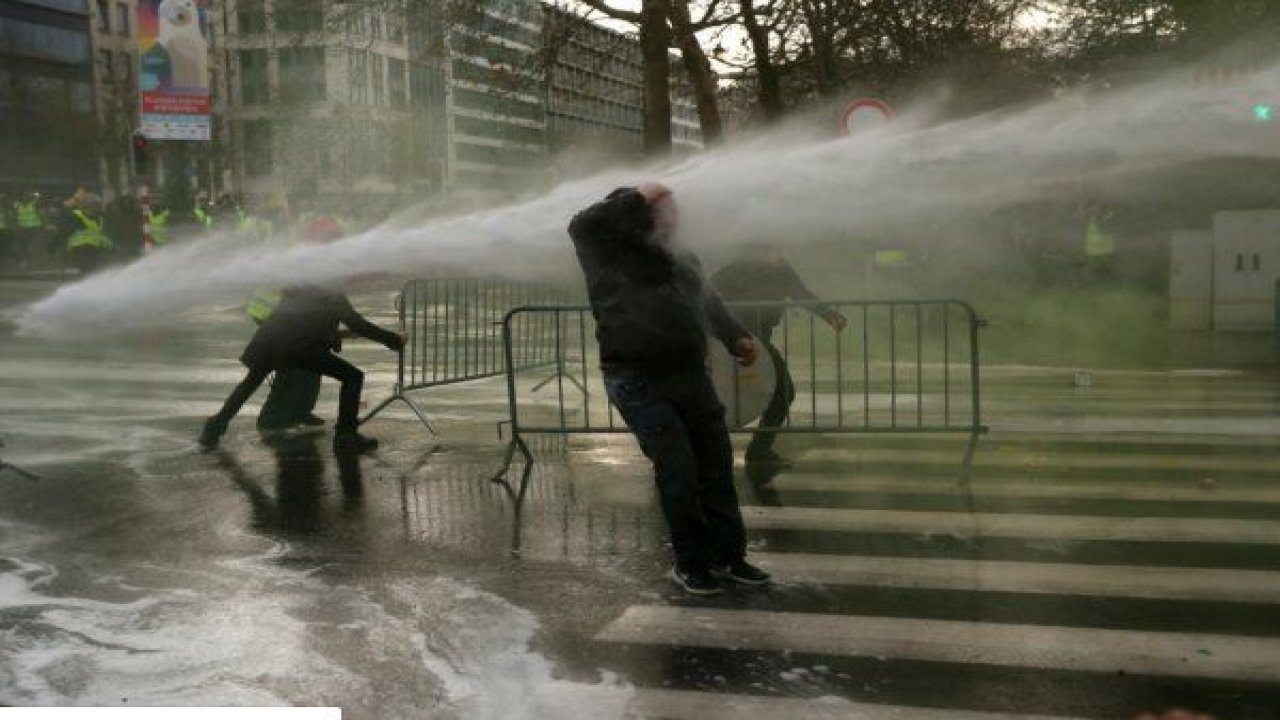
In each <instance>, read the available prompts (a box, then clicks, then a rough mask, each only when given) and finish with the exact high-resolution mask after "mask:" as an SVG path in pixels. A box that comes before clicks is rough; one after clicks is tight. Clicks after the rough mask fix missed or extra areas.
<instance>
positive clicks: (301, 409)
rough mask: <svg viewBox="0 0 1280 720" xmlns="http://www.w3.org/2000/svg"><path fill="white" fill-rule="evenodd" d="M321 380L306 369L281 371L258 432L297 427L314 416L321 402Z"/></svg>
mask: <svg viewBox="0 0 1280 720" xmlns="http://www.w3.org/2000/svg"><path fill="white" fill-rule="evenodd" d="M320 377H321V376H320V375H319V374H317V373H313V372H311V371H310V370H303V369H302V368H288V369H285V370H277V371H276V376H275V379H274V380H272V381H271V392H269V393H267V401H266V402H265V403H263V404H262V411H261V412H259V413H258V429H259V430H278V429H281V428H287V427H293V426H294V425H297V424H298V423H300V422H302V421H303V420H304V419H306V418H307V417H308V416H310V415H311V413H312V411H313V410H315V408H316V400H318V399H320Z"/></svg>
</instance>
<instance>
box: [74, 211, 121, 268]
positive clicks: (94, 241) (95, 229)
mask: <svg viewBox="0 0 1280 720" xmlns="http://www.w3.org/2000/svg"><path fill="white" fill-rule="evenodd" d="M71 215H72V218H73V219H74V221H75V225H76V229H75V230H73V231H72V233H71V236H70V237H68V238H67V257H68V260H69V261H70V262H71V264H72V265H74V266H75V267H76V269H78V270H79V271H80V274H81V275H88V274H89V273H91V272H93V271H95V270H97V269H98V268H99V267H101V266H102V263H103V262H104V261H105V260H106V258H107V254H108V253H110V252H111V248H112V247H113V246H114V243H112V242H111V238H109V237H107V234H106V233H105V232H103V230H102V205H101V203H92V202H90V203H84V204H83V205H82V206H81V207H79V208H77V209H75V210H72V211H71Z"/></svg>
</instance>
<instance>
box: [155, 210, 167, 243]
mask: <svg viewBox="0 0 1280 720" xmlns="http://www.w3.org/2000/svg"><path fill="white" fill-rule="evenodd" d="M151 241H152V242H154V243H155V244H156V245H163V244H165V243H167V242H169V211H168V210H161V211H159V212H153V213H151Z"/></svg>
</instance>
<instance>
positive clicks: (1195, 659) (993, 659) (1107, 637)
mask: <svg viewBox="0 0 1280 720" xmlns="http://www.w3.org/2000/svg"><path fill="white" fill-rule="evenodd" d="M595 639H596V640H598V641H602V642H616V643H631V644H643V645H664V646H692V647H707V648H728V649H734V650H756V651H768V652H788V653H807V654H815V655H831V656H843V657H875V658H886V659H900V660H920V661H933V662H949V663H964V664H982V665H998V666H1006V667H1024V668H1038V669H1049V670H1065V671H1075V672H1104V673H1116V672H1125V673H1129V674H1139V675H1164V676H1178V677H1195V678H1218V679H1230V680H1256V681H1260V682H1277V681H1280V663H1277V662H1276V658H1278V657H1280V639H1275V638H1251V637H1239V636H1228V635H1208V634H1192V633H1162V632H1147V631H1136V630H1111V629H1102V628H1068V627H1056V626H1043V625H1013V624H1000V623H983V622H969V621H959V620H920V619H914V618H885V617H869V616H858V615H828V614H818V613H779V612H768V611H762V610H727V609H717V608H691V607H669V606H658V605H636V606H632V607H630V608H628V609H627V610H626V612H624V613H623V614H622V616H621V617H619V618H618V619H617V620H614V621H613V622H612V623H610V624H609V625H607V626H605V628H604V629H603V630H601V631H600V632H599V633H598V634H597V635H596V638H595Z"/></svg>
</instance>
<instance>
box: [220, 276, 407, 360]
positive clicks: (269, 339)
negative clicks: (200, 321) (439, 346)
mask: <svg viewBox="0 0 1280 720" xmlns="http://www.w3.org/2000/svg"><path fill="white" fill-rule="evenodd" d="M339 323H342V324H343V325H346V326H347V328H348V329H350V330H351V332H353V333H355V334H356V335H359V336H360V337H364V338H368V339H370V340H372V341H374V342H377V343H381V344H383V345H386V346H387V347H388V348H390V349H392V350H399V349H400V348H401V344H402V343H401V339H400V336H399V335H397V334H396V333H393V332H391V331H389V330H383V329H382V328H380V327H378V326H377V325H374V324H373V323H371V322H369V321H368V320H365V319H364V317H363V316H362V315H360V313H358V312H356V309H355V308H354V307H352V306H351V301H350V300H348V299H347V296H346V295H344V294H343V293H341V292H339V291H337V290H330V289H328V288H324V287H320V286H318V285H297V286H294V287H288V288H285V289H284V290H283V291H282V292H281V297H280V304H278V305H277V306H276V308H275V310H274V311H273V312H272V313H271V317H268V318H267V319H266V320H265V321H263V323H262V325H260V326H259V327H258V331H257V332H256V333H254V335H253V339H252V340H250V341H249V345H248V346H247V347H246V348H245V349H244V354H242V355H241V356H240V362H242V363H244V364H245V365H247V366H250V367H255V366H267V367H270V368H272V369H278V368H282V367H289V366H292V365H295V364H296V363H297V362H298V360H299V359H300V358H304V357H312V356H315V355H323V354H324V353H327V352H329V351H330V350H332V349H335V348H337V347H339V338H340V335H339V332H338V324H339Z"/></svg>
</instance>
